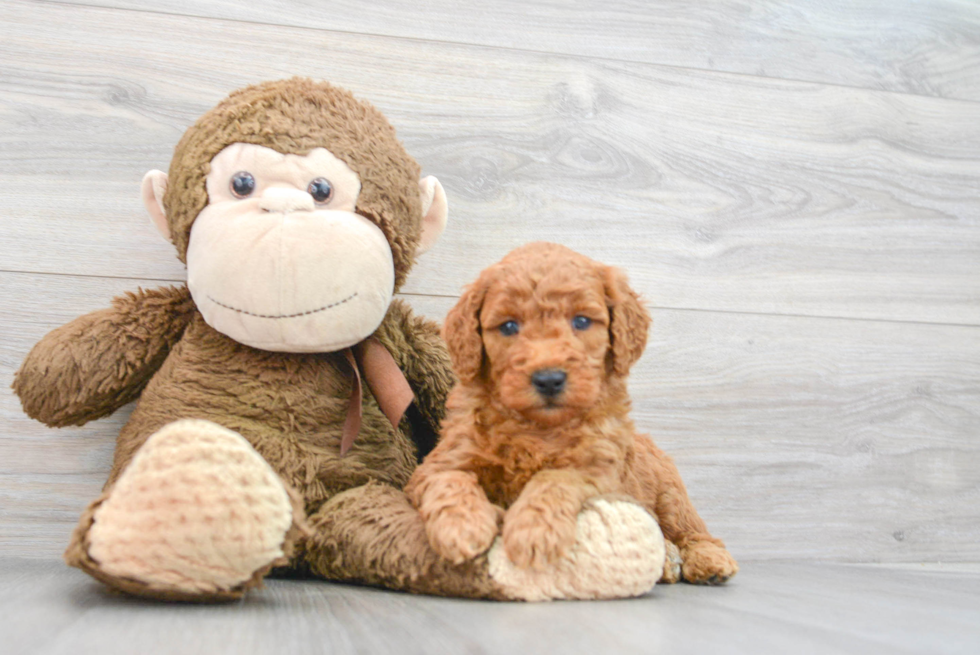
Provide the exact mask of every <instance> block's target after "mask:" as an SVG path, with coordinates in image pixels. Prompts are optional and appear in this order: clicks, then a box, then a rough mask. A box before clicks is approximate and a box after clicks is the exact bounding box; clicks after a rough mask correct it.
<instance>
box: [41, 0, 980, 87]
mask: <svg viewBox="0 0 980 655" xmlns="http://www.w3.org/2000/svg"><path fill="white" fill-rule="evenodd" d="M29 4H44V5H55V6H59V7H72V8H79V7H84V8H88V9H99V10H103V11H122V12H127V13H134V14H153V15H157V16H171V17H179V18H188V19H191V20H204V21H216V22H222V23H241V24H244V25H256V26H260V27H279V28H283V29H295V30H304V31H311V32H332V33H335V34H347V35H351V36H365V37H372V38H384V39H395V40H403V41H412V42H416V43H432V44H441V45H451V46H457V47H470V48H486V49H488V50H502V51H507V52H527V53H531V54H537V55H549V56H552V57H564V58H568V59H577V60H583V61H597V62H610V63H621V64H635V65H637V66H650V67H653V68H669V69H672V70H678V71H697V72H699V73H708V74H712V75H718V76H734V77H744V78H747V79H754V80H772V81H774V82H788V83H791V84H806V85H811V86H819V87H830V88H840V89H851V90H858V91H864V92H867V93H885V94H892V95H899V96H911V97H916V98H928V99H930V100H937V101H944V102H963V103H968V104H971V105H976V104H980V100H970V99H967V98H947V97H944V96H931V95H926V94H924V93H915V92H913V91H894V90H891V89H873V88H868V87H863V86H854V85H850V84H841V83H838V82H818V81H814V80H801V79H797V78H793V77H770V76H763V75H753V74H751V73H739V72H735V71H719V70H712V69H710V68H697V67H694V66H678V65H676V64H664V63H657V62H648V61H637V60H635V59H621V58H616V57H603V56H600V55H577V54H574V53H566V52H556V51H552V50H534V49H531V48H512V47H507V46H499V45H487V44H482V43H466V42H465V41H446V40H441V39H423V38H419V37H411V36H398V35H392V34H376V33H373V32H354V31H350V30H341V29H329V28H321V27H305V26H302V25H289V24H283V23H262V22H259V21H253V20H244V19H236V18H217V17H214V16H195V15H194V14H186V13H179V12H167V11H150V10H146V9H130V8H128V7H107V6H104V5H94V4H87V3H81V2H79V3H69V2H59V1H58V0H33V2H31V3H29Z"/></svg>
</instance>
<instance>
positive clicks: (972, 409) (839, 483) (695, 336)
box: [0, 273, 980, 562]
mask: <svg viewBox="0 0 980 655" xmlns="http://www.w3.org/2000/svg"><path fill="white" fill-rule="evenodd" d="M138 285H143V286H153V285H154V283H153V282H152V281H146V280H142V281H141V280H121V279H99V278H78V277H74V276H56V275H35V274H20V273H0V298H3V299H4V302H5V304H6V307H4V311H3V312H2V313H0V334H4V335H7V337H6V338H5V339H3V340H2V341H0V388H8V387H9V385H10V381H11V379H12V375H13V371H14V370H15V369H16V367H17V366H19V364H20V361H21V360H22V359H23V357H24V356H25V355H26V353H27V352H28V350H29V349H30V347H31V345H32V344H33V343H35V342H36V341H37V340H38V339H39V338H40V337H41V336H43V334H44V333H46V332H47V331H48V330H50V329H53V328H55V327H57V326H58V325H60V324H62V323H64V322H66V321H67V320H70V319H71V318H72V317H74V316H76V315H78V314H81V313H84V312H87V311H91V310H94V309H97V308H100V307H102V306H105V305H107V304H108V301H109V299H110V297H111V296H112V295H115V294H118V293H121V292H123V291H125V290H130V289H134V288H135V287H136V286H138ZM406 299H407V300H408V301H409V302H410V303H411V304H412V305H413V306H414V307H415V308H416V309H417V311H418V312H420V313H422V314H424V315H427V316H430V317H433V318H435V319H436V320H440V319H441V317H443V316H444V315H445V313H446V311H448V309H449V308H450V307H451V306H452V304H453V303H454V302H455V299H454V298H440V297H423V296H406ZM978 379H980V328H976V327H959V326H939V325H927V324H896V323H887V322H872V321H849V320H832V319H818V318H798V317H782V316H751V315H743V314H721V313H712V312H697V311H676V310H657V311H655V312H654V331H653V337H652V339H651V341H650V344H649V346H648V348H647V352H646V355H645V356H644V358H643V359H642V360H641V361H640V363H639V364H638V365H637V367H636V368H635V370H634V372H633V376H632V378H631V382H630V387H631V393H632V396H633V401H634V418H635V420H636V423H637V425H638V426H639V427H640V429H641V430H643V431H645V432H648V433H649V434H651V435H653V437H654V439H655V440H656V441H657V442H658V444H659V445H660V446H661V447H662V448H663V449H664V450H666V451H667V452H668V453H670V454H671V455H673V456H674V458H675V460H676V461H677V463H678V466H679V468H680V470H681V474H682V476H683V477H684V479H685V481H686V482H687V485H688V488H689V491H690V493H691V496H692V498H693V499H694V501H695V505H696V506H697V507H698V509H699V510H700V512H701V514H702V516H704V518H705V519H706V520H707V521H708V525H709V527H710V528H711V529H712V531H714V532H715V533H716V534H717V535H719V536H721V537H722V538H723V539H724V540H725V541H726V542H727V544H728V545H729V547H730V548H731V550H732V552H733V553H734V554H735V556H736V557H738V558H740V559H742V560H753V559H755V560H758V559H780V558H782V559H786V558H811V559H822V560H837V561H865V562H869V561H870V562H923V561H967V562H968V561H977V560H980V545H978V544H980V522H978V521H977V520H976V516H977V510H976V508H977V506H978V503H980V443H978V442H977V440H976V435H977V434H978V433H980V388H978V386H977V384H976V380H978ZM126 414H127V412H123V413H122V414H121V415H117V416H113V417H111V418H109V419H105V420H102V421H97V422H95V423H91V424H89V425H87V426H84V427H81V428H65V429H60V430H50V429H48V428H45V427H44V426H42V425H40V424H38V423H35V422H33V421H31V420H29V419H28V418H26V417H25V416H24V415H23V414H22V412H21V409H20V407H19V403H18V401H17V400H16V398H14V397H13V396H12V394H3V395H2V396H0V416H2V424H3V425H4V426H5V427H4V429H3V430H2V431H0V481H2V485H0V489H2V490H0V495H2V496H3V501H4V502H3V503H2V506H3V507H4V510H3V512H2V513H0V535H2V536H0V554H7V555H19V556H28V557H51V556H53V555H56V554H58V553H60V551H61V549H62V548H63V546H64V543H65V542H66V540H67V537H68V534H69V532H70V530H71V528H72V527H73V526H74V524H75V522H76V520H77V515H78V513H79V512H80V511H81V509H82V508H83V507H84V506H85V504H87V502H88V501H89V500H90V499H91V498H93V497H95V495H96V494H97V493H98V490H99V489H100V488H101V485H102V483H103V482H104V480H105V478H106V475H107V474H108V470H109V463H110V460H111V451H112V446H113V444H114V441H115V435H116V434H117V433H118V431H119V429H120V427H121V425H122V422H123V421H124V420H125V417H126Z"/></svg>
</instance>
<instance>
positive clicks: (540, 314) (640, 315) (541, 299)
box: [444, 243, 650, 425]
mask: <svg viewBox="0 0 980 655" xmlns="http://www.w3.org/2000/svg"><path fill="white" fill-rule="evenodd" d="M649 325H650V317H649V315H648V314H647V312H646V311H645V310H644V309H643V306H642V305H641V304H640V301H639V297H638V296H637V294H636V293H635V292H634V291H633V290H632V289H630V287H629V286H628V284H627V283H626V277H625V276H624V275H623V274H622V273H621V272H619V271H617V270H616V269H614V268H611V267H608V266H604V265H602V264H599V263H597V262H594V261H592V260H591V259H589V258H587V257H585V256H584V255H580V254H578V253H576V252H574V251H572V250H569V249H568V248H565V247H564V246H559V245H555V244H549V243H533V244H529V245H527V246H524V247H522V248H518V249H517V250H515V251H513V252H511V253H510V254H509V255H507V256H506V257H505V258H504V259H503V260H501V261H500V262H499V263H498V264H495V265H493V266H491V267H490V268H488V269H486V270H485V271H483V273H481V275H480V277H479V278H478V279H477V280H476V282H474V283H473V284H472V285H470V286H469V287H467V289H466V291H465V292H464V293H463V295H462V297H460V299H459V302H458V303H457V304H456V306H455V307H454V308H453V309H452V310H451V311H450V312H449V315H448V316H447V317H446V324H445V328H444V335H445V338H446V343H447V344H448V346H449V352H450V354H451V355H452V358H453V364H454V367H455V369H456V374H457V375H458V376H459V378H460V381H461V382H462V383H463V384H467V385H471V386H475V385H483V386H484V387H485V388H486V390H487V391H488V392H489V393H490V394H491V396H493V397H494V398H495V399H496V400H498V401H499V402H500V403H502V404H503V405H504V406H505V407H507V408H509V409H511V410H514V411H516V412H519V413H520V414H521V415H523V416H524V417H525V418H527V419H530V420H532V421H534V422H537V423H542V424H546V425H556V424H560V423H562V422H564V421H567V420H568V419H570V418H572V417H574V416H577V415H580V414H582V413H584V412H586V411H588V410H589V409H591V408H592V407H594V406H595V405H596V403H598V402H599V401H600V399H601V398H602V396H603V390H604V388H605V385H606V382H607V381H608V380H609V379H610V377H612V376H615V377H620V378H621V377H624V376H625V375H626V374H627V373H628V372H629V369H630V366H632V365H633V363H634V362H635V361H636V360H637V359H639V357H640V355H641V354H642V353H643V348H644V346H645V345H646V339H647V331H648V329H649Z"/></svg>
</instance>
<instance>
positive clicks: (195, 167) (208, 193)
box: [143, 78, 447, 352]
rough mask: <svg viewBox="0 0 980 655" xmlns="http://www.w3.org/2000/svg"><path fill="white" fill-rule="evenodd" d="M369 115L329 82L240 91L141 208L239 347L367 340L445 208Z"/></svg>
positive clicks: (438, 227)
mask: <svg viewBox="0 0 980 655" xmlns="http://www.w3.org/2000/svg"><path fill="white" fill-rule="evenodd" d="M419 171H420V169H419V166H418V164H417V163H416V162H415V161H414V160H413V159H412V158H411V157H410V156H409V155H408V154H407V153H406V152H405V149H404V148H403V147H402V145H401V144H400V143H399V142H398V140H397V139H396V137H395V130H394V128H393V127H392V126H391V124H390V123H388V121H387V120H386V119H385V117H384V116H383V115H382V114H381V113H380V112H379V111H378V110H377V109H375V108H374V107H373V106H371V105H369V104H367V103H364V102H360V101H358V100H357V99H355V98H354V97H353V96H352V95H351V94H350V93H348V92H347V91H344V90H342V89H339V88H336V87H333V86H331V85H329V84H327V83H323V82H314V81H312V80H308V79H301V78H294V79H291V80H284V81H277V82H267V83H264V84H259V85H256V86H251V87H248V88H245V89H242V90H239V91H236V92H235V93H232V94H231V95H230V96H229V97H228V98H226V99H225V100H224V101H222V102H221V103H220V104H218V106H217V107H215V108H214V109H212V110H211V111H209V112H208V113H206V114H205V115H204V116H202V117H201V118H200V119H199V120H198V121H197V123H195V124H194V125H193V126H192V127H191V128H190V129H189V130H188V131H187V132H186V134H184V136H183V138H182V139H181V140H180V142H179V143H178V144H177V148H176V150H175V152H174V158H173V161H172V162H171V164H170V174H169V176H168V175H167V174H165V173H163V172H161V171H150V172H149V173H147V174H146V177H144V178H143V202H144V203H145V205H146V208H147V210H148V211H149V213H150V215H151V216H152V217H153V220H154V223H155V224H156V226H157V228H158V229H159V230H160V231H161V232H162V233H163V234H164V236H166V237H167V238H168V239H169V240H170V241H171V242H172V243H173V244H174V246H175V247H176V248H177V256H178V257H179V258H180V260H181V261H183V262H185V263H186V264H187V285H188V288H189V289H190V292H191V296H192V297H193V298H194V302H195V303H196V304H197V307H198V309H199V310H200V311H201V314H202V315H203V317H204V320H205V321H207V323H208V324H209V325H210V326H211V327H213V328H215V329H216V330H218V331H219V332H222V333H224V334H226V335H228V336H230V337H231V338H233V339H235V340H236V341H239V342H241V343H244V344H247V345H250V346H253V347H256V348H261V349H264V350H276V351H284V352H331V351H335V350H339V349H341V348H345V347H347V346H350V345H353V344H355V343H357V342H359V341H361V340H363V339H364V338H366V337H368V336H370V335H371V334H372V333H373V332H374V330H375V329H377V327H378V325H380V324H381V321H382V319H383V318H384V316H385V314H386V312H387V311H388V306H389V305H390V303H391V299H392V296H393V294H394V293H395V291H396V290H397V289H398V288H399V287H400V286H401V285H402V283H403V282H404V280H405V276H406V275H407V274H408V271H409V269H410V268H411V267H412V263H413V261H414V258H415V256H416V255H417V254H420V253H422V252H424V251H425V250H427V249H428V248H429V247H431V246H432V244H434V243H435V241H436V240H437V239H438V238H439V236H440V235H441V234H442V231H443V229H444V228H445V225H446V215H447V203H446V196H445V194H444V193H443V190H442V185H440V184H439V181H438V180H436V179H435V178H434V177H427V178H425V179H422V180H420V179H419Z"/></svg>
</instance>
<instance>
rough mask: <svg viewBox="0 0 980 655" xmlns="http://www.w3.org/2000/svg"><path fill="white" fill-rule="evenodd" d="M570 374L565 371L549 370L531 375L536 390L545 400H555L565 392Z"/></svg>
mask: <svg viewBox="0 0 980 655" xmlns="http://www.w3.org/2000/svg"><path fill="white" fill-rule="evenodd" d="M567 381H568V374H567V373H565V371H562V370H559V369H554V368H548V369H543V370H541V371H535V372H534V373H532V374H531V384H532V385H533V386H534V390H535V391H537V392H538V393H539V394H541V395H542V396H543V397H545V398H549V399H550V398H554V397H555V396H557V395H558V394H560V393H561V392H562V391H564V390H565V382H567Z"/></svg>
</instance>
